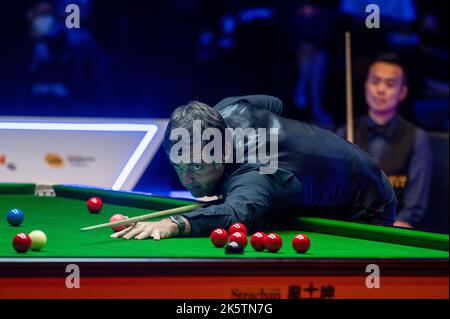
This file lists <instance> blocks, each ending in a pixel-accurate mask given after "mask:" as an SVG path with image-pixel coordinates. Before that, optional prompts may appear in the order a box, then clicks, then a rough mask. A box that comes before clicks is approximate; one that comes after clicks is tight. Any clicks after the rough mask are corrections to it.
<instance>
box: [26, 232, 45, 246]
mask: <svg viewBox="0 0 450 319" xmlns="http://www.w3.org/2000/svg"><path fill="white" fill-rule="evenodd" d="M28 236H30V238H31V250H41V249H42V248H43V247H44V246H45V244H47V235H45V233H44V232H43V231H40V230H33V231H32V232H31V233H29V234H28Z"/></svg>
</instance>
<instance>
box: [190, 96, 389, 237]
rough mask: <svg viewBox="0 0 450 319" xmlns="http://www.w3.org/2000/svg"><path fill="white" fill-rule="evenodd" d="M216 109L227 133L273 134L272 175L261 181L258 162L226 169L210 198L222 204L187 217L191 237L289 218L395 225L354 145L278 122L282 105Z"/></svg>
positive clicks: (242, 100) (385, 190)
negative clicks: (236, 130) (275, 155)
mask: <svg viewBox="0 0 450 319" xmlns="http://www.w3.org/2000/svg"><path fill="white" fill-rule="evenodd" d="M214 108H215V109H216V110H217V111H218V112H219V113H220V114H221V115H222V117H223V118H224V120H225V123H226V124H227V126H228V127H230V128H243V129H245V128H254V129H255V130H257V129H258V128H267V129H269V128H278V163H277V170H276V172H275V173H274V174H261V172H260V168H261V166H263V165H265V164H262V163H256V164H251V163H241V164H239V163H235V164H226V165H227V167H226V170H225V173H224V175H223V177H222V180H221V182H220V183H218V185H217V187H216V189H215V190H214V192H213V193H212V194H210V195H223V197H224V202H223V203H220V204H217V205H211V206H208V207H206V208H201V209H198V210H196V211H194V212H192V213H187V214H184V216H185V217H186V218H188V219H189V221H190V223H191V226H192V235H194V236H196V235H207V234H209V232H210V231H212V230H213V229H214V228H219V227H220V228H222V227H223V228H228V227H229V226H230V225H231V224H232V223H233V222H238V221H239V222H242V223H244V224H246V223H247V224H248V223H251V222H252V221H254V220H255V219H257V218H260V217H271V218H280V219H281V218H286V217H289V216H292V215H296V216H299V215H314V216H322V217H330V218H336V219H347V220H354V221H363V222H371V223H376V224H383V225H391V224H392V223H393V221H394V214H395V206H396V203H397V201H396V198H395V195H394V191H393V189H392V187H391V185H390V184H389V181H388V180H387V178H386V176H385V175H384V173H383V172H382V171H381V170H380V169H379V168H378V167H377V165H376V163H375V162H374V161H373V160H372V158H371V157H370V156H369V155H368V154H367V153H365V152H364V151H362V150H361V149H360V148H358V147H357V146H355V145H353V144H351V143H349V142H347V141H345V140H343V139H342V138H340V137H339V136H337V135H335V134H334V133H333V132H331V131H328V130H324V129H320V128H318V127H316V126H313V125H309V124H306V123H302V122H300V121H296V120H292V119H287V118H284V117H282V116H281V112H282V109H283V104H282V102H281V101H280V100H279V99H277V98H275V97H271V96H245V97H235V98H226V99H224V100H222V101H221V102H220V103H218V104H217V105H216V106H215V107H214ZM267 149H268V150H269V149H270V145H268V146H267Z"/></svg>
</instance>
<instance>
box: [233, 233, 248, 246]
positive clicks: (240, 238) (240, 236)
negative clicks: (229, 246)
mask: <svg viewBox="0 0 450 319" xmlns="http://www.w3.org/2000/svg"><path fill="white" fill-rule="evenodd" d="M228 239H229V241H230V242H232V241H235V242H237V243H238V244H241V245H242V247H244V248H245V247H246V246H247V244H248V239H247V235H245V234H244V233H243V232H240V231H237V232H234V233H232V234H231V235H230V237H229V238H228Z"/></svg>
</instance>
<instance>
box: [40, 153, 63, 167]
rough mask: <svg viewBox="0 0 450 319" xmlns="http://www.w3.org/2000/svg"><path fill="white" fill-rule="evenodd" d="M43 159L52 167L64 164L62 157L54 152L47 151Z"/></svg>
mask: <svg viewBox="0 0 450 319" xmlns="http://www.w3.org/2000/svg"><path fill="white" fill-rule="evenodd" d="M45 161H46V162H47V163H48V165H50V166H52V167H62V166H63V165H64V160H63V158H62V157H61V156H59V155H58V154H56V153H48V154H47V155H45Z"/></svg>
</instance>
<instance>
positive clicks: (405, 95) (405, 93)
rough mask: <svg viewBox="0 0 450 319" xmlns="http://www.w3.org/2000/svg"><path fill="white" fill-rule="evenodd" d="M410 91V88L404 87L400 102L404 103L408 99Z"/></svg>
mask: <svg viewBox="0 0 450 319" xmlns="http://www.w3.org/2000/svg"><path fill="white" fill-rule="evenodd" d="M408 91H409V89H408V86H407V85H405V84H404V85H402V88H401V92H400V101H402V102H403V101H404V100H405V99H406V97H407V96H408Z"/></svg>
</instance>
